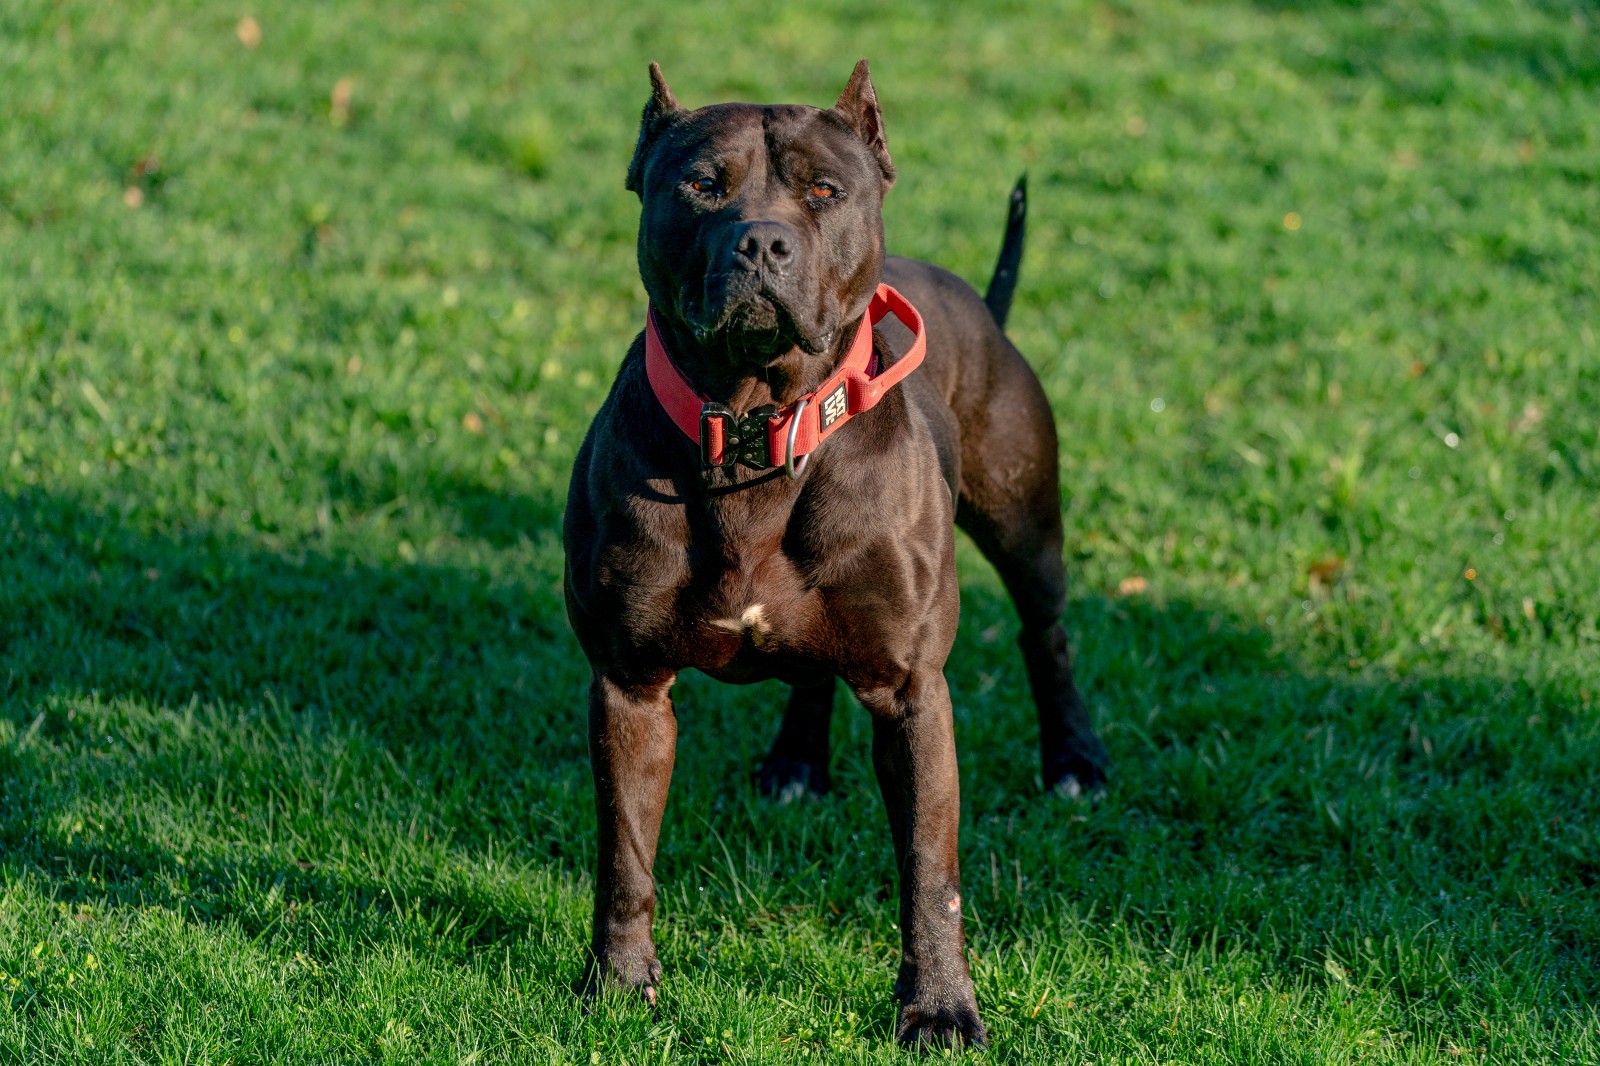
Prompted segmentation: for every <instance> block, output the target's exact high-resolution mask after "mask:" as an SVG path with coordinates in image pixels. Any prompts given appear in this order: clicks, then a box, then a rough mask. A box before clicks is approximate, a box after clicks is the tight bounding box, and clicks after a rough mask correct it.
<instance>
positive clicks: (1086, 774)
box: [1044, 758, 1106, 803]
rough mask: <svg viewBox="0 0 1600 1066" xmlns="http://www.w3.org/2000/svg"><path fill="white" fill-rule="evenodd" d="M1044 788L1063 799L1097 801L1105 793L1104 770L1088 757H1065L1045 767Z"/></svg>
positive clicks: (1103, 796)
mask: <svg viewBox="0 0 1600 1066" xmlns="http://www.w3.org/2000/svg"><path fill="white" fill-rule="evenodd" d="M1044 790H1045V791H1046V792H1047V793H1049V794H1050V795H1052V796H1057V797H1059V798H1061V799H1064V800H1071V801H1073V802H1077V801H1080V800H1088V801H1089V802H1091V803H1098V802H1100V800H1102V799H1104V798H1105V795H1106V772H1105V770H1103V769H1101V768H1100V767H1099V766H1097V765H1096V764H1095V763H1093V762H1091V761H1090V760H1088V759H1083V758H1075V759H1065V760H1063V761H1061V762H1060V763H1057V764H1056V765H1054V766H1048V767H1046V768H1045V773H1044Z"/></svg>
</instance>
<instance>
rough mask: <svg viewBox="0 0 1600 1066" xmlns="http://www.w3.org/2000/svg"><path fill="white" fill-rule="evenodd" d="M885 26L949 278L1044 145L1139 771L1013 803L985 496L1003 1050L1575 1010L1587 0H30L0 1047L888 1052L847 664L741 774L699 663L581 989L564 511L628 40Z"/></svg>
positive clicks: (915, 210) (1594, 395) (986, 849)
mask: <svg viewBox="0 0 1600 1066" xmlns="http://www.w3.org/2000/svg"><path fill="white" fill-rule="evenodd" d="M247 13H253V15H254V17H255V18H256V19H257V20H258V22H259V27H260V41H259V44H258V46H257V47H255V48H253V49H247V48H246V47H244V46H243V45H242V44H241V43H240V40H239V39H238V37H237V36H236V24H237V22H238V20H239V19H240V17H241V16H243V15H245V14H247ZM862 54H865V55H868V56H870V57H871V59H872V60H873V63H874V67H873V71H874V75H875V80H876V82H877V85H878V89H879V92H880V94H881V96H882V99H883V101H884V104H885V107H886V111H887V119H888V131H889V140H890V146H891V149H892V150H893V152H894V154H895V158H896V162H897V163H898V165H899V168H900V174H901V178H900V182H899V185H898V186H897V187H896V189H895V190H894V192H893V193H892V194H891V196H890V198H889V203H888V208H887V213H888V217H887V226H888V233H889V240H890V245H891V248H892V249H893V250H895V251H898V252H901V253H904V254H910V255H916V256H922V257H926V258H930V259H933V260H936V261H938V262H940V263H942V264H944V265H947V266H949V267H951V268H953V269H956V270H958V271H959V272H960V273H962V274H963V275H964V276H966V277H968V278H970V279H973V280H974V281H975V282H978V283H980V284H981V283H982V282H983V281H984V280H985V279H986V278H987V276H988V271H989V269H990V267H991V264H992V257H993V255H994V252H995V249H996V248H997V245H998V242H999V238H1000V229H1001V223H1002V219H1003V213H1004V199H1005V194H1006V191H1007V189H1008V188H1009V186H1010V183H1011V181H1012V180H1013V179H1014V177H1015V176H1016V174H1017V173H1019V172H1021V171H1022V170H1024V169H1026V170H1027V171H1028V173H1029V175H1030V179H1031V189H1032V212H1031V219H1030V226H1031V229H1030V245H1029V250H1028V257H1027V260H1026V262H1025V264H1024V268H1023V274H1022V286H1021V290H1020V293H1019V296H1018V302H1017V305H1016V307H1015V309H1014V311H1013V314H1012V328H1013V335H1014V336H1015V338H1016V339H1017V341H1018V343H1019V344H1020V345H1021V346H1022V348H1023V350H1024V351H1026V352H1027V353H1028V355H1029V356H1030V358H1031V359H1032V361H1033V362H1034V365H1035V366H1036V367H1037V368H1038V370H1039V372H1040V374H1041V376H1042V378H1043V380H1044V381H1045V384H1046V387H1047V388H1048V390H1049V392H1050V395H1051V398H1052V401H1053V403H1054V404H1055V408H1056V411H1057V417H1058V421H1059V424H1060V426H1061V428H1062V441H1063V443H1062V460H1063V473H1062V477H1063V486H1064V488H1065V490H1066V493H1067V503H1066V508H1067V526H1068V541H1069V553H1070V558H1069V562H1070V564H1071V566H1072V570H1073V574H1074V577H1075V580H1076V592H1075V596H1074V599H1073V602H1072V605H1071V609H1070V616H1069V621H1070V626H1071V629H1072V632H1073V634H1074V636H1075V639H1076V646H1077V650H1078V662H1079V666H1080V670H1081V679H1082V683H1083V687H1084V689H1085V691H1086V693H1087V696H1088V698H1089V700H1090V702H1091V704H1092V706H1093V708H1094V713H1095V715H1096V718H1097V721H1098V722H1099V724H1100V728H1101V729H1102V732H1103V735H1104V737H1105V739H1106V742H1107V744H1108V746H1109V748H1110V750H1111V752H1112V755H1113V757H1114V759H1115V760H1116V764H1115V780H1114V785H1113V788H1112V791H1111V794H1110V796H1109V798H1107V799H1106V800H1105V801H1104V802H1103V803H1101V804H1099V805H1098V806H1092V807H1091V806H1072V805H1063V804H1056V803H1049V802H1044V801H1042V800H1041V799H1040V797H1039V795H1038V785H1037V777H1036V771H1035V769H1034V767H1035V763H1036V754H1035V748H1034V742H1033V734H1032V728H1031V725H1030V723H1031V719H1032V711H1031V708H1030V706H1029V704H1028V701H1027V698H1026V692H1025V689H1026V686H1025V683H1024V679H1023V677H1022V672H1021V669H1020V664H1019V662H1018V661H1017V657H1016V655H1015V653H1014V649H1013V647H1012V638H1013V636H1014V633H1015V622H1014V619H1013V616H1012V614H1011V612H1010V608H1009V606H1008V605H1007V603H1006V602H1005V600H1004V598H1003V595H1002V594H1001V592H1000V590H999V585H998V582H997V580H996V579H995V577H994V575H993V574H992V572H990V571H989V570H988V569H987V568H986V567H985V566H984V564H983V563H982V561H981V560H980V559H979V558H978V557H977V555H976V553H975V552H974V551H973V550H971V548H970V545H964V546H963V548H962V560H961V562H962V567H963V571H962V572H963V586H962V591H963V623H962V633H961V637H960V639H959V642H958V644H957V647H956V652H955V655H954V657H953V659H952V662H951V666H950V671H949V673H950V680H951V687H952V691H953V693H954V697H955V706H956V728H957V733H958V744H959V746H960V750H961V760H962V761H961V772H962V786H963V792H964V799H965V806H964V814H963V818H964V820H963V835H962V846H963V856H962V858H963V864H964V869H965V871H966V898H967V900H968V902H969V904H970V907H971V910H970V920H969V921H970V924H969V932H970V937H971V948H972V953H973V960H974V976H975V978H976V981H977V985H978V995H979V1000H980V1003H981V1004H982V1006H983V1008H984V1011H985V1017H986V1019H987V1021H988V1024H989V1027H990V1032H991V1034H992V1037H993V1040H994V1047H993V1049H992V1050H991V1051H990V1052H989V1053H988V1054H987V1056H986V1059H987V1060H988V1061H993V1062H996V1063H1001V1062H1007V1063H1009V1062H1061V1061H1080V1062H1085V1063H1105V1064H1110V1063H1128V1062H1136V1063H1156V1062H1162V1063H1166V1062H1171V1063H1186V1064H1190V1063H1193V1064H1206V1063H1218V1064H1220V1063H1245V1062H1254V1063H1271V1064H1277V1063H1318V1064H1320V1063H1346V1062H1349V1063H1356V1062H1406V1063H1457V1062H1497V1063H1499V1062H1560V1063H1580V1062H1600V1011H1597V1009H1596V1007H1595V1003H1596V998H1597V996H1600V891H1597V882H1600V579H1597V577H1596V575H1597V574H1600V538H1597V537H1596V536H1595V532H1594V531H1595V530H1596V528H1600V422H1597V418H1596V415H1597V413H1600V342H1597V339H1596V331H1597V329H1600V326H1597V325H1596V323H1597V322H1600V298H1597V295H1596V294H1597V293H1600V242H1597V241H1596V240H1595V236H1594V234H1595V228H1594V227H1595V221H1596V219H1600V28H1597V25H1596V16H1595V14H1594V11H1593V9H1592V8H1591V7H1589V6H1587V5H1584V4H1581V3H1573V4H1570V5H1568V4H1562V3H1558V2H1554V0H1550V2H1543V3H1539V2H1530V3H1522V4H1515V3H1482V4H1474V3H1469V2H1465V0H1463V2H1460V3H1454V2H1452V3H1444V2H1424V3H1398V2H1396V3H1382V2H1374V3H1368V4H1356V3H1353V4H1341V3H1326V4H1323V3H1306V4H1275V3H1265V2H1264V3H1257V4H1249V3H1243V2H1230V3H1215V4H1191V3H1183V2H1180V0H1119V2H1114V3H1104V4H1090V3H1086V2H1078V0H1069V2H1066V3H1061V4H1052V3H1043V2H1040V3H1025V2H1021V0H1010V2H1002V3H999V4H995V5H976V4H957V3H954V2H948V3H934V2H928V3H921V4H901V5H895V11H894V14H893V15H890V14H888V13H887V12H886V10H885V9H883V8H875V7H872V6H871V5H861V4H846V3H840V2H837V0H821V2H820V3H813V4H808V5H804V6H802V7H796V8H792V9H791V8H784V7H782V6H781V5H780V6H779V7H778V8H776V9H775V8H773V7H772V6H771V5H765V4H755V3H751V2H748V0H743V2H739V3H732V4H728V5H725V6H724V7H722V8H713V7H711V6H709V5H708V6H705V7H694V6H691V5H678V6H675V7H670V8H647V7H646V6H644V5H635V4H621V3H616V2H614V0H596V2H592V3H588V4H584V5H572V6H571V7H570V8H558V7H555V6H553V5H548V4H525V3H514V2H512V0H474V2H473V3H471V4H458V5H455V6H449V5H445V4H430V5H421V4H416V5H405V4H398V3H396V4H393V5H390V6H389V7H388V8H379V7H377V6H376V5H373V4H369V3H352V4H337V5H335V4H321V5H313V4H310V3H292V4H291V3H273V4H263V5H262V6H261V8H260V9H257V10H254V11H253V12H250V11H249V10H248V9H246V8H238V9H234V8H227V7H218V6H217V5H202V4H184V5H179V4H167V5H149V4H143V3H140V4H133V3H130V4H119V5H115V6H112V5H103V4H91V3H87V2H83V0H65V2H59V3H58V2H46V0H11V2H8V3H6V4H5V5H4V6H3V7H0V101H3V104H0V1060H4V1061H8V1062H19V1063H29V1064H35V1063H38V1064H44V1063H100V1062H114V1063H122V1062H170V1063H178V1062H183V1063H201V1062H209V1063H223V1062H231V1063H264V1062H281V1063H308V1062H339V1063H344V1062H359V1061H386V1062H396V1063H416V1062H427V1063H463V1062H478V1063H495V1062H574V1063H585V1062H588V1063H596V1062H603V1063H623V1062H626V1063H632V1064H644V1063H658V1062H720V1061H725V1060H727V1061H759V1062H797V1061H821V1058H823V1057H825V1058H826V1059H827V1061H830V1062H854V1061H860V1062H891V1061H900V1060H901V1059H902V1057H903V1056H902V1054H901V1053H900V1052H899V1051H897V1050H896V1049H895V1048H894V1047H893V1044H892V1041H891V1039H890V1036H889V1028H890V1024H891V1022H892V1018H893V1006H892V1003H891V1001H890V998H889V986H890V981H891V977H892V972H893V962H894V958H895V954H896V945H897V941H898V932H897V930H896V929H895V927H894V924H893V923H894V900H893V892H892V881H893V878H892V870H891V859H890V849H889V842H888V834H887V830H886V827H885V825H884V821H883V816H882V812H881V807H880V803H879V800H878V797H877V793H876V788H875V786H874V784H873V782H872V777H871V771H870V765H869V761H868V758H867V734H868V728H867V723H866V722H865V721H864V717H865V716H864V714H863V713H862V712H861V711H860V710H859V709H856V708H850V709H849V710H848V711H847V712H843V713H842V714H841V721H840V724H839V727H838V729H837V733H838V749H837V753H836V757H835V778H836V781H837V785H838V787H837V790H836V792H835V793H834V794H833V795H832V796H830V797H829V798H828V799H826V800H824V801H820V802H815V803H806V804H801V805H796V806H786V807H779V806H773V805H770V804H768V803H766V802H764V801H762V800H760V799H759V798H757V797H756V796H755V795H754V793H753V791H752V788H751V785H750V781H749V771H750V768H751V766H752V764H753V762H754V760H755V759H756V758H757V757H758V755H759V753H760V752H761V751H762V750H763V748H764V746H765V743H766V741H767V739H768V738H769V736H770V733H771V732H772V731H773V730H774V729H775V728H776V724H777V715H776V708H777V707H778V706H779V701H780V700H781V697H782V693H781V691H780V690H779V689H778V688H776V687H775V686H758V687H755V688H746V689H733V688H724V687H719V686H716V685H714V684H711V683H708V682H706V681H705V680H704V679H700V678H693V677H691V678H686V679H684V681H683V682H682V684H681V685H680V686H679V692H678V696H679V705H680V717H681V729H682V743H681V745H680V753H679V762H678V770H677V775H676V781H675V787H674V791H673V797H672V800H671V802H670V804H669V807H668V814H667V825H666V828H665V832H664V836H663V846H662V853H661V860H660V865H659V874H660V876H661V882H662V907H661V914H660V918H659V923H658V940H659V944H660V949H661V954H662V959H663V962H664V963H665V965H666V968H667V973H668V984H667V986H666V987H665V990H664V995H663V1005H662V1008H661V1010H660V1012H659V1013H658V1014H657V1015H655V1016H653V1017H652V1016H651V1015H650V1014H648V1013H647V1012H646V1011H645V1010H644V1009H643V1008H641V1006H640V1005H639V1004H637V1003H635V1002H633V1001H630V1000H626V999H621V998H614V999H608V1000H605V1001H603V1002H602V1003H601V1004H600V1006H599V1008H598V1009H597V1010H596V1011H595V1012H594V1013H593V1014H589V1015H585V1014H584V1013H583V1012H582V1010H581V1009H580V1007H579V1005H578V1004H577V1002H576V1001H575V1000H574V999H573V997H572V996H571V994H570V991H569V988H570V985H571V983H572V982H573V981H574V980H575V979H576V978H577V976H578V974H579V970H580V960H581V953H582V950H583V947H584V944H585V942H586V937H587V923H588V907H589V894H590V879H589V872H588V871H589V868H590V863H591V859H592V854H593V842H592V827H593V816H592V812H591V810H590V805H589V804H590V800H589V790H588V768H587V757H586V753H585V742H584V735H585V726H584V700H583V687H584V684H585V682H586V676H587V671H586V669H585V667H584V664H583V661H582V656H581V654H580V653H579V651H578V649H577V646H576V644H575V642H574V640H573V638H572V636H571V634H570V633H569V632H568V630H567V627H566V623H565V619H564V617H563V613H562V609H561V600H560V592H559V583H560V570H561V546H560V541H559V532H558V516H559V513H560V508H561V505H562V496H563V493H564V491H565V480H566V476H567V471H568V470H569V468H570V464H571V461H572V457H573V454H574V451H575V449H576V447H577V444H578V441H579V440H580V438H581V435H582V433H583V430H584V426H585V424H586V422H587V420H588V418H589V416H590V414H591V412H592V411H593V410H594V409H595V408H596V407H597V405H598V404H599V402H600V400H601V398H602V396H603V395H604V391H605V389H606V387H607V384H608V381H609V377H610V374H611V372H612V370H613V368H614V367H615V365H616V363H617V361H618V359H619V358H620V356H621V353H622V352H623V351H624V349H625V347H626V345H627V343H628V341H629V339H630V338H631V337H632V335H633V333H634V331H635V330H636V329H637V328H638V326H639V323H640V321H641V318H642V313H643V298H642V294H641V292H640V290H639V286H638V283H637V280H636V277H635V270H634V262H633V255H634V252H633V240H634V230H635V225H636V221H637V204H636V201H634V200H633V198H632V197H631V196H630V195H629V194H628V193H626V192H624V191H623V188H622V176H623V171H624V168H625V165H626V162H627V159H628V155H629V152H630V151H631V149H632V146H633V140H634V136H635V133H636V125H635V123H636V121H637V116H638V112H639V108H640V106H641V105H642V103H643V101H644V99H645V96H646V93H647V84H646V80H645V76H644V67H645V63H646V62H647V61H648V60H650V59H660V60H661V61H662V62H663V64H664V66H665V68H666V71H667V74H668V77H669V78H670V80H671V81H672V84H673V86H674V88H675V89H676V91H677V93H678V95H679V97H680V99H682V100H683V101H684V102H685V103H686V104H689V105H695V104H700V103H707V102H712V101H715V100H722V99H728V98H745V99H755V100H762V101H778V100H784V101H788V100H799V101H805V102H812V103H817V104H826V103H828V102H830V101H831V100H832V99H833V97H834V96H835V95H836V94H837V92H838V90H839V88H840V87H841V86H842V84H843V82H844V79H845V77H846V75H847V74H848V72H849V69H850V66H851V64H852V63H853V62H854V60H855V59H856V58H857V57H858V56H859V55H862ZM346 78H348V79H350V81H349V89H350V96H349V106H348V111H347V112H345V111H343V110H339V111H337V112H336V110H335V108H334V107H333V106H332V103H331V94H332V92H333V89H334V86H335V84H336V83H337V82H339V81H340V80H341V79H346ZM130 189H132V190H136V192H129V191H128V190H130ZM130 202H137V204H138V206H129V203H130ZM1291 212H1292V213H1293V216H1292V217H1291ZM1296 219H1298V220H1299V222H1298V228H1290V227H1291V226H1293V225H1295V220H1296ZM1469 571H1470V573H1469ZM1141 580H1142V582H1143V589H1142V591H1141V590H1140V589H1139V585H1140V581H1141Z"/></svg>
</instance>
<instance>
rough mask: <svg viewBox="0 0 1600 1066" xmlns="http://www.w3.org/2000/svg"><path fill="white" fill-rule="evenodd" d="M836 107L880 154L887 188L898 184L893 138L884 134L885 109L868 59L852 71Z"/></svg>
mask: <svg viewBox="0 0 1600 1066" xmlns="http://www.w3.org/2000/svg"><path fill="white" fill-rule="evenodd" d="M833 110H834V111H835V112H836V113H837V114H838V115H840V116H841V117H842V118H843V119H844V120H845V122H846V123H848V124H849V126H850V128H851V129H853V130H855V131H856V135H857V136H858V137H860V138H861V139H862V140H863V141H865V142H867V147H868V148H871V149H872V151H873V154H875V155H876V156H877V157H878V169H879V170H881V171H883V191H884V192H888V191H889V186H891V185H893V184H894V161H893V160H891V159H890V158H889V141H888V138H886V137H885V136H884V135H883V111H882V110H881V109H880V108H879V107H878V92H877V90H876V89H874V88H873V87H872V78H871V77H870V76H869V75H868V74H867V61H866V60H865V59H863V60H861V62H859V63H857V64H856V69H855V70H854V71H852V72H851V74H850V84H848V85H846V86H845V87H844V92H842V93H840V94H839V102H838V103H836V104H834V105H833Z"/></svg>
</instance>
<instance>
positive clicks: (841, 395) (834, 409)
mask: <svg viewBox="0 0 1600 1066" xmlns="http://www.w3.org/2000/svg"><path fill="white" fill-rule="evenodd" d="M849 405H850V401H849V397H848V396H847V395H846V393H845V387H844V382H842V381H841V382H840V383H839V387H838V388H836V389H834V390H833V391H832V392H830V393H828V395H827V396H825V397H823V400H822V427H821V428H823V429H827V428H828V427H829V426H831V425H833V424H834V423H835V422H837V421H839V419H840V418H841V417H843V415H844V412H845V409H846V408H848V407H849Z"/></svg>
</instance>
